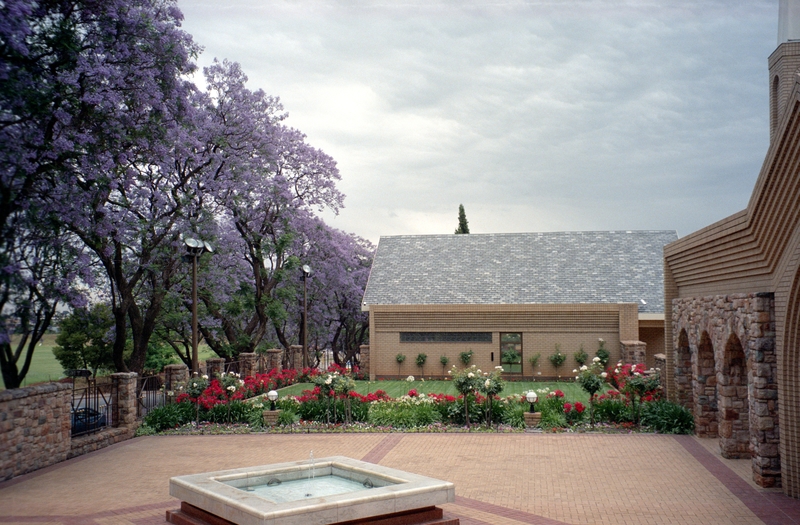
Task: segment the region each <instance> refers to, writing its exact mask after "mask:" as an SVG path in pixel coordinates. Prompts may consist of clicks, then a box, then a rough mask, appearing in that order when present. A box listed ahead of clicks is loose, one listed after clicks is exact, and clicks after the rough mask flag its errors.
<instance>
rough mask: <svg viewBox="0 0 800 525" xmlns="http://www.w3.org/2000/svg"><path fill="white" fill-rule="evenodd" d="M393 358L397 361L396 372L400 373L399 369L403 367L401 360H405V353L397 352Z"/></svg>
mask: <svg viewBox="0 0 800 525" xmlns="http://www.w3.org/2000/svg"><path fill="white" fill-rule="evenodd" d="M394 360H395V361H397V373H398V374H399V373H400V370H401V369H402V368H403V361H405V360H406V355H405V354H397V355H396V356H394Z"/></svg>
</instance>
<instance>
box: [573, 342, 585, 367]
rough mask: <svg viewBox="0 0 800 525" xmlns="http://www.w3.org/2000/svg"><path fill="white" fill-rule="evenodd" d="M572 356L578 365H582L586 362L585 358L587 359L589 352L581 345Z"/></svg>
mask: <svg viewBox="0 0 800 525" xmlns="http://www.w3.org/2000/svg"><path fill="white" fill-rule="evenodd" d="M572 357H574V358H575V362H576V363H578V365H579V366H583V365H585V364H586V360H587V359H589V354H587V353H586V352H585V351H584V350H583V345H581V348H580V349H579V350H578V351H577V352H575V353H574V354H572Z"/></svg>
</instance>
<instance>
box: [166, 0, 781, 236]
mask: <svg viewBox="0 0 800 525" xmlns="http://www.w3.org/2000/svg"><path fill="white" fill-rule="evenodd" d="M179 6H180V7H181V9H182V10H183V11H184V14H185V16H186V20H185V24H184V25H185V28H186V30H187V31H189V32H190V33H192V34H193V35H194V36H195V39H196V40H197V41H198V42H199V43H201V44H202V45H204V46H205V49H206V51H205V53H204V54H203V55H202V56H201V58H200V60H199V63H200V64H201V65H207V64H208V63H210V61H211V60H212V59H213V58H214V57H218V58H228V59H231V60H235V61H238V62H240V63H242V65H243V67H244V69H245V71H246V72H247V74H248V76H249V77H250V84H251V87H252V88H258V87H260V88H263V89H264V90H265V91H267V92H268V93H270V94H272V95H277V96H280V97H281V99H282V100H283V102H284V105H285V107H286V109H287V110H288V111H289V113H290V118H289V120H288V122H289V124H290V125H293V126H295V127H297V128H298V129H301V130H302V131H303V132H305V133H306V134H307V135H308V136H309V142H310V143H311V144H313V145H315V146H317V147H320V148H322V149H323V150H325V151H326V152H327V153H329V154H331V155H332V156H333V157H334V158H335V159H337V161H338V162H339V166H340V169H341V172H342V182H341V185H340V187H341V189H342V190H343V191H344V193H345V194H346V195H347V200H346V203H345V204H346V208H345V209H344V210H342V212H341V213H340V215H339V216H338V217H336V218H335V219H334V218H332V217H328V219H329V220H330V222H331V223H332V224H333V225H335V226H337V227H339V228H341V229H344V230H347V231H352V232H354V233H357V234H359V235H362V236H365V237H368V238H370V239H372V240H373V241H376V240H377V238H378V237H379V236H380V235H392V234H413V233H450V232H452V231H453V230H454V229H455V227H456V223H457V220H456V216H457V209H458V204H459V203H463V204H464V205H465V208H466V211H467V217H468V219H469V221H470V227H471V229H472V231H474V232H515V231H547V230H603V229H677V230H678V232H679V234H680V235H685V234H687V233H690V232H691V231H694V230H696V229H698V228H701V227H703V226H705V225H707V224H710V223H712V222H715V221H717V220H719V219H721V218H723V217H725V216H727V215H730V214H731V213H735V212H737V211H739V210H740V209H742V208H744V207H745V206H746V204H747V199H748V198H749V195H750V192H751V191H752V188H753V184H754V183H755V179H756V177H757V175H758V170H759V169H760V166H761V163H762V161H763V158H764V154H765V153H766V148H767V145H768V119H767V97H768V93H767V74H766V73H767V68H766V60H767V57H768V55H769V54H770V53H771V52H772V51H773V50H774V47H775V35H776V33H777V5H776V3H775V2H771V1H756V2H746V3H736V2H729V1H726V2H721V1H720V2H714V1H698V2H688V1H686V2H682V1H674V0H673V1H667V0H664V1H649V2H636V1H627V2H626V1H610V0H596V1H590V0H587V1H569V2H568V1H537V2H503V3H486V2H468V3H463V2H449V3H448V2H438V3H433V4H429V3H427V2H426V3H416V4H415V3H404V4H394V3H383V4H379V3H374V2H338V3H323V2H306V1H300V2H272V3H265V2H261V1H256V0H250V1H246V0H229V1H228V2H226V5H225V7H220V5H219V3H217V2H206V1H200V0H196V1H185V2H180V3H179Z"/></svg>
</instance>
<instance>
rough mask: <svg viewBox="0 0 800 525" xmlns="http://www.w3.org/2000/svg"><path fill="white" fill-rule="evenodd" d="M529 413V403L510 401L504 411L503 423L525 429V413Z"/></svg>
mask: <svg viewBox="0 0 800 525" xmlns="http://www.w3.org/2000/svg"><path fill="white" fill-rule="evenodd" d="M527 411H528V404H527V403H522V402H517V403H513V402H511V401H509V402H508V404H507V405H506V406H505V409H504V410H503V415H502V416H501V421H503V423H505V424H506V425H508V426H511V427H514V428H525V412H527Z"/></svg>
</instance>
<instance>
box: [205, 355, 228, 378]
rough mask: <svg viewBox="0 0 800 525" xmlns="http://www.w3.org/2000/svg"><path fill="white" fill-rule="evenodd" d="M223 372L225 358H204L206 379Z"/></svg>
mask: <svg viewBox="0 0 800 525" xmlns="http://www.w3.org/2000/svg"><path fill="white" fill-rule="evenodd" d="M224 373H225V360H224V359H222V358H221V357H215V358H212V359H206V375H208V379H209V380H210V379H214V378H215V377H219V376H221V375H222V374H224Z"/></svg>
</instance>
